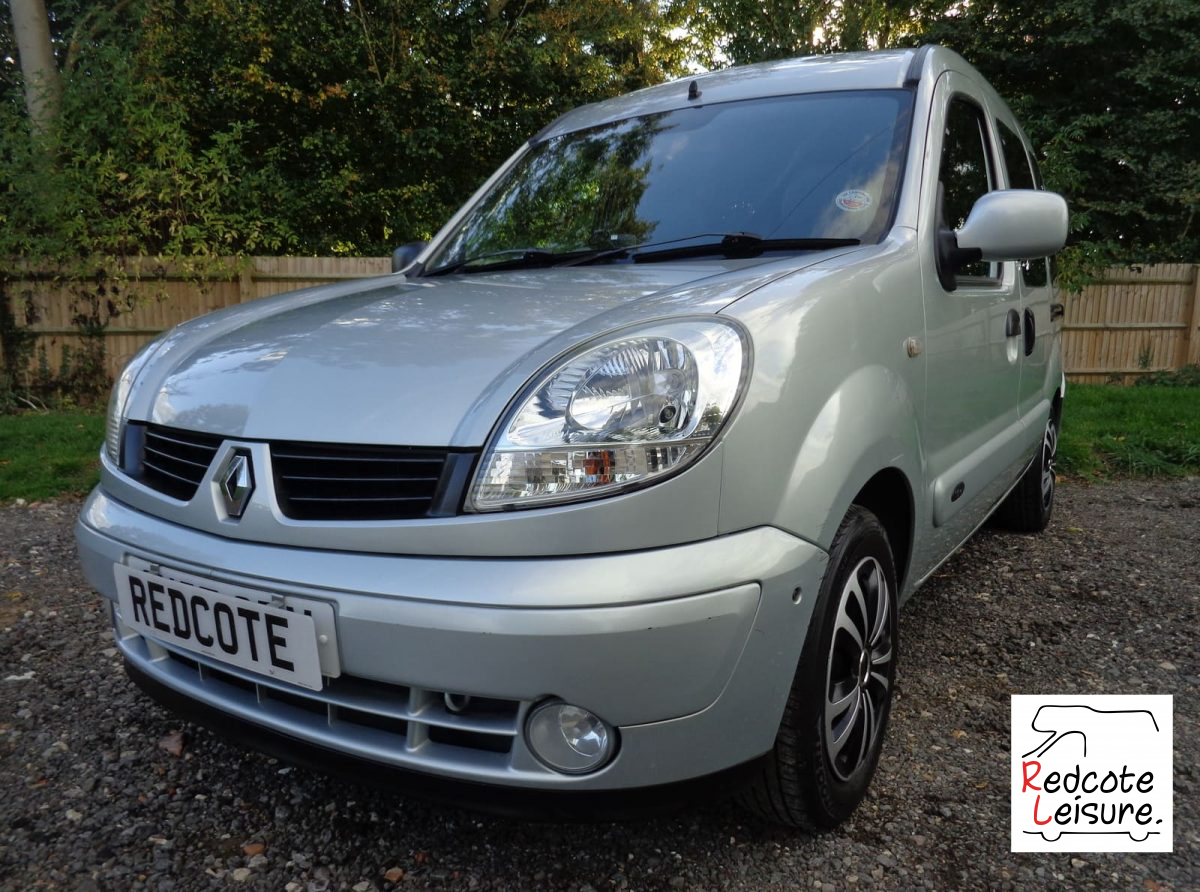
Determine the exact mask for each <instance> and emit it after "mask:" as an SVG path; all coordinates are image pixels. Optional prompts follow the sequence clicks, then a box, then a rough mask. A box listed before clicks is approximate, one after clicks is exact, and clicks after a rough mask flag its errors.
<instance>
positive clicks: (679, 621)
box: [76, 489, 826, 791]
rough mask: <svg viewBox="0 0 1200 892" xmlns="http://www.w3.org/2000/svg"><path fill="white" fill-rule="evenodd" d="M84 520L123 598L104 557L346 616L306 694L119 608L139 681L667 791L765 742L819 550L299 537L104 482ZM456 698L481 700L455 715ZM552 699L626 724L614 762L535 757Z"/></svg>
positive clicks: (369, 734)
mask: <svg viewBox="0 0 1200 892" xmlns="http://www.w3.org/2000/svg"><path fill="white" fill-rule="evenodd" d="M76 536H77V539H78V543H79V551H80V557H81V560H82V562H83V567H84V571H85V573H86V575H87V577H88V579H89V581H90V582H91V584H92V585H93V586H94V587H95V588H96V589H97V590H98V591H99V592H101V593H102V594H103V595H105V596H106V597H107V598H109V599H110V600H113V601H115V598H116V584H115V580H114V576H113V565H114V564H116V563H125V562H128V561H130V560H144V561H148V562H151V563H154V564H160V565H162V566H164V567H167V568H172V569H174V570H177V571H179V572H181V573H184V574H187V575H188V576H190V577H194V578H198V579H206V578H207V579H216V580H220V581H223V582H226V583H230V584H233V585H240V586H244V587H247V588H253V589H258V590H260V591H267V592H273V593H278V594H281V595H283V596H285V597H286V596H288V595H292V596H297V597H305V598H316V599H321V600H324V601H327V602H328V603H330V604H332V605H333V608H334V610H335V613H336V634H337V646H338V651H339V653H340V658H341V667H340V668H341V676H339V677H338V678H335V679H331V680H328V681H327V686H326V689H325V690H324V691H321V692H312V691H305V690H303V689H300V688H295V687H292V686H290V685H286V684H281V683H278V682H275V681H273V680H271V679H268V678H266V677H258V676H253V675H249V674H246V673H244V672H242V671H241V670H237V669H235V668H232V667H229V666H225V665H223V664H219V663H212V662H210V661H208V660H205V659H197V656H196V655H195V654H188V653H186V652H184V651H174V650H172V649H171V648H170V647H167V646H164V642H159V641H155V640H153V639H150V638H143V637H142V636H140V635H138V634H136V633H134V632H133V631H132V630H130V629H129V628H128V627H126V626H124V624H123V623H122V622H121V617H120V613H119V610H117V609H116V606H115V604H114V621H115V626H116V629H117V633H118V641H119V644H120V647H121V650H122V652H123V654H124V656H125V659H126V661H127V663H128V664H129V666H130V667H131V669H132V670H134V671H136V672H137V673H139V674H140V675H141V676H142V677H145V678H147V679H150V680H151V681H153V682H154V683H156V684H158V685H161V686H162V687H163V688H165V689H167V690H170V691H173V692H175V693H176V694H179V695H181V696H183V697H186V698H190V699H191V700H193V701H196V702H197V703H198V704H200V705H202V706H204V707H207V708H209V709H212V710H217V711H219V712H222V713H224V714H226V715H229V716H230V717H232V718H236V719H238V720H240V721H242V722H247V723H251V724H253V725H257V726H260V727H263V728H264V729H267V730H269V731H272V732H274V733H276V734H281V735H284V736H285V737H286V738H289V739H293V740H296V741H299V742H302V743H304V744H306V745H309V746H315V747H320V748H323V749H326V750H333V751H336V752H339V753H343V754H345V755H346V756H349V757H354V758H359V759H364V760H367V761H369V762H374V763H381V764H384V765H387V766H390V767H392V768H396V769H404V770H409V771H416V772H421V773H425V774H432V775H438V776H442V777H446V778H453V779H457V780H463V781H470V782H475V783H483V784H493V785H504V786H509V787H517V788H525V789H532V790H537V789H541V790H571V789H576V790H593V791H597V790H619V789H628V788H637V787H648V786H655V785H660V784H664V783H671V782H676V781H683V780H687V779H690V778H696V777H700V776H704V775H709V774H713V773H716V772H719V771H722V770H724V769H727V768H730V767H731V766H735V765H738V764H740V763H743V762H746V761H747V760H750V759H752V758H754V757H756V756H758V755H761V754H762V753H764V752H766V751H767V750H768V749H769V748H770V746H771V744H772V742H773V740H774V736H775V732H776V730H777V728H778V725H779V719H780V716H781V715H782V711H783V706H784V703H785V701H786V698H787V693H788V689H789V687H790V685H791V681H792V676H793V673H794V670H795V665H796V661H797V658H798V656H799V653H800V647H801V645H802V643H803V641H804V637H805V633H806V631H807V626H808V621H809V618H810V614H811V609H812V604H813V602H814V601H815V599H816V593H817V589H818V587H819V585H820V580H821V576H822V574H823V572H824V568H825V564H826V555H825V553H824V552H822V551H821V550H820V549H818V548H816V547H815V546H813V545H810V544H809V543H807V542H804V541H802V540H800V539H797V538H795V537H793V536H791V535H789V534H787V533H784V532H782V531H780V530H777V529H774V528H769V527H763V528H758V529H754V530H748V531H745V532H742V533H737V534H733V535H729V536H723V537H719V538H715V539H710V540H706V541H702V542H697V543H693V544H689V545H681V546H675V547H671V548H662V549H655V550H650V551H639V552H623V553H617V554H608V555H588V556H580V557H560V558H521V559H499V558H486V559H479V558H475V559H471V558H432V557H424V556H422V557H411V556H393V555H382V554H362V553H353V552H344V551H320V550H316V549H296V548H288V547H285V546H279V545H260V544H256V543H251V542H246V541H241V540H234V539H226V538H222V537H220V536H215V535H212V534H210V533H205V532H199V531H196V530H193V529H189V528H186V527H182V526H178V525H176V524H172V523H170V522H167V521H164V520H162V519H160V518H157V517H154V516H152V515H149V514H146V513H143V512H141V511H137V510H135V509H133V508H131V507H129V506H127V505H124V504H122V503H120V502H118V501H115V500H114V499H112V498H111V497H109V496H108V495H106V494H105V493H104V492H103V491H101V490H99V489H98V490H96V491H95V492H93V493H92V495H91V497H90V498H89V499H88V501H87V503H86V504H85V506H84V509H83V512H82V514H81V516H80V519H79V522H78V524H77V527H76ZM401 547H402V546H401ZM797 589H799V590H800V592H801V596H800V598H799V600H798V602H797V601H796V600H795V599H794V598H793V593H794V592H795V591H796V590H797ZM444 693H452V694H457V695H463V694H466V695H470V696H471V697H473V698H475V699H476V701H477V702H479V703H481V704H484V707H483V711H482V712H478V713H471V712H470V711H469V710H468V711H466V712H463V713H455V712H454V711H452V710H449V709H447V708H445V706H444V705H443V703H442V695H443V694H444ZM546 697H560V698H562V699H563V700H566V701H568V702H571V703H575V704H578V705H580V706H583V707H585V708H587V709H590V710H592V711H593V712H595V713H596V714H598V715H600V716H601V717H602V718H604V719H605V720H607V721H608V722H610V723H612V724H613V725H615V726H616V727H617V728H618V736H619V740H620V744H619V748H618V750H617V753H616V755H615V756H614V758H613V759H612V760H611V761H610V762H609V763H608V764H607V765H606V766H605V767H604V768H602V769H600V770H599V771H596V772H594V773H592V774H587V775H582V776H567V775H562V774H558V773H556V772H554V771H552V770H550V769H548V768H546V767H545V766H543V765H542V763H540V762H539V761H538V760H537V759H535V758H534V757H533V755H532V753H530V752H529V751H528V749H527V748H526V746H525V742H524V737H523V734H522V729H523V723H524V718H525V715H526V713H527V711H528V709H529V708H530V707H531V706H532V705H533V704H534V703H536V702H538V701H540V700H542V699H544V698H546Z"/></svg>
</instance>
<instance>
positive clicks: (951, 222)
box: [938, 99, 1000, 279]
mask: <svg viewBox="0 0 1200 892" xmlns="http://www.w3.org/2000/svg"><path fill="white" fill-rule="evenodd" d="M990 157H991V155H990V153H989V152H988V138H987V129H986V128H985V127H984V123H983V112H982V111H981V110H980V109H979V107H978V106H976V105H973V104H972V103H970V102H967V101H966V100H965V99H952V100H951V101H950V108H949V109H947V111H946V131H945V134H944V137H943V140H942V164H941V169H940V172H939V174H938V180H939V182H940V184H941V187H942V219H943V221H944V222H945V225H947V226H949V227H950V228H951V229H958V228H959V227H960V226H962V225H963V223H965V222H966V219H967V215H968V214H970V213H971V208H972V207H973V206H974V205H975V202H976V200H977V199H978V198H979V197H980V196H982V195H985V194H986V193H988V192H990V191H991V190H992V188H993V187H994V184H995V181H994V178H993V177H992V173H991V164H990V163H989V160H988V159H989V158H990ZM999 277H1000V266H999V264H995V263H992V264H989V263H987V262H985V261H979V262H978V263H972V264H970V265H968V266H965V267H963V268H962V270H961V271H960V272H959V278H960V279H964V278H975V279H978V278H984V279H998V278H999Z"/></svg>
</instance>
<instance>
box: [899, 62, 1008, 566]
mask: <svg viewBox="0 0 1200 892" xmlns="http://www.w3.org/2000/svg"><path fill="white" fill-rule="evenodd" d="M955 96H962V97H965V98H966V99H968V100H969V101H971V102H973V103H975V104H976V105H978V106H979V107H980V108H981V110H982V111H983V113H984V117H985V119H986V118H987V117H988V112H989V109H990V108H991V102H992V97H993V93H992V91H990V89H987V88H986V87H985V85H984V84H983V83H982V81H981V80H980V79H978V78H977V77H974V76H972V75H970V74H969V73H968V72H967V71H965V70H954V69H947V70H944V71H942V72H941V75H940V77H939V78H938V80H937V82H936V86H935V87H934V90H933V93H932V95H931V97H930V102H931V112H930V119H929V127H928V132H927V140H926V148H925V153H924V170H923V173H922V187H921V208H920V221H921V222H920V225H919V227H918V237H917V242H918V255H919V257H920V262H921V265H922V276H923V280H924V285H923V291H924V293H925V305H926V322H927V328H928V330H927V344H926V346H927V352H928V357H929V362H928V365H927V367H926V368H927V374H928V391H927V399H926V404H925V423H924V448H925V454H926V457H927V459H928V463H929V464H928V467H927V477H926V480H925V487H926V494H927V500H928V505H929V514H928V515H927V516H926V517H925V518H923V523H927V524H928V525H929V536H928V537H927V539H926V541H925V545H926V546H927V547H926V548H924V549H922V552H921V554H919V555H918V556H917V557H916V558H915V559H914V562H913V567H912V570H913V573H914V575H915V576H916V578H920V577H921V576H923V575H924V574H925V572H926V571H927V570H928V569H930V568H931V567H933V566H936V565H937V564H938V563H939V562H940V561H941V560H943V559H944V558H945V556H946V555H947V554H948V553H949V552H950V551H951V550H953V549H954V548H955V547H957V545H958V544H959V543H961V542H962V540H963V539H964V538H965V537H966V536H967V535H969V534H970V532H971V531H972V530H974V529H975V528H976V527H977V526H978V525H979V524H980V522H982V520H983V519H984V518H985V517H986V516H987V515H988V513H990V511H991V510H992V508H993V507H994V506H995V505H996V503H997V502H998V500H999V499H1000V498H1001V497H1002V496H1003V495H1004V494H1005V493H1006V492H1007V490H1008V488H1009V487H1010V486H1011V485H1012V483H1013V481H1014V480H1015V479H1016V477H1017V475H1018V474H1019V473H1020V472H1021V470H1022V469H1023V467H1024V464H1025V462H1026V460H1027V458H1028V455H1027V453H1030V452H1031V450H1032V444H1031V441H1030V439H1029V437H1030V433H1029V430H1028V427H1027V425H1026V424H1025V423H1024V422H1022V420H1021V419H1020V416H1019V414H1018V411H1017V397H1018V388H1019V386H1020V375H1021V358H1022V350H1021V338H1020V337H1019V336H1018V337H1010V336H1007V335H1006V318H1007V316H1008V314H1009V311H1010V310H1011V311H1015V312H1018V313H1019V311H1020V295H1019V293H1018V290H1017V289H1018V285H1017V266H1016V264H1015V263H1002V264H1000V265H999V278H998V280H997V281H996V282H994V283H990V284H989V283H986V282H984V281H982V280H971V279H967V280H965V281H961V282H960V285H959V288H958V289H957V290H956V291H953V292H946V291H945V290H943V288H942V287H941V284H940V282H939V280H938V276H937V271H936V265H935V261H934V257H935V237H936V223H937V218H938V214H937V193H938V178H939V169H940V165H941V154H942V141H943V140H942V132H943V126H944V121H945V114H946V109H947V108H948V107H949V104H950V101H951V99H952V98H953V97H955ZM989 142H990V143H991V145H990V157H989V159H988V160H989V164H990V167H991V169H992V171H993V188H999V187H1000V186H1001V185H1002V183H1001V181H1000V180H999V179H998V178H997V177H996V175H995V171H996V170H997V169H998V167H999V162H998V152H997V151H996V147H995V135H994V134H991V135H990V139H989Z"/></svg>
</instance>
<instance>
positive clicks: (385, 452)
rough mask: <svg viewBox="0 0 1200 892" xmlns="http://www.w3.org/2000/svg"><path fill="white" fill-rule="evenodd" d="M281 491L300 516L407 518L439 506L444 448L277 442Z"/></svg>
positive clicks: (288, 509) (292, 513) (284, 505)
mask: <svg viewBox="0 0 1200 892" xmlns="http://www.w3.org/2000/svg"><path fill="white" fill-rule="evenodd" d="M271 464H272V466H273V468H274V472H275V496H276V498H277V499H278V500H279V508H280V510H281V511H283V513H284V514H285V515H286V516H287V517H290V518H293V519H295V520H403V519H406V518H413V517H425V516H426V515H428V514H429V513H430V511H431V509H432V508H433V504H434V498H435V496H437V494H438V485H439V483H440V482H441V480H442V477H443V473H444V472H445V471H446V470H447V453H446V452H445V451H444V450H432V449H413V448H408V447H398V446H342V445H337V444H324V443H272V444H271Z"/></svg>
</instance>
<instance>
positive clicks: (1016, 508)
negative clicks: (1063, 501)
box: [994, 409, 1059, 533]
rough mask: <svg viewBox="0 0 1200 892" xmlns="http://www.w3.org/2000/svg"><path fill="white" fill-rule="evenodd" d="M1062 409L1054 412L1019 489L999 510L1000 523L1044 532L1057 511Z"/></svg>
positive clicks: (1000, 524)
mask: <svg viewBox="0 0 1200 892" xmlns="http://www.w3.org/2000/svg"><path fill="white" fill-rule="evenodd" d="M1058 416H1059V413H1058V410H1057V409H1055V410H1053V411H1051V413H1050V418H1049V419H1047V421H1046V430H1045V432H1044V433H1043V434H1042V445H1041V447H1040V448H1039V451H1038V455H1037V458H1035V459H1034V460H1033V463H1032V464H1030V466H1029V468H1028V469H1027V470H1026V471H1025V473H1024V474H1022V475H1021V480H1020V482H1018V483H1017V485H1016V488H1014V489H1013V491H1012V492H1010V493H1009V494H1008V498H1006V499H1005V500H1004V501H1003V502H1002V503H1001V505H1000V507H999V508H997V509H996V516H995V518H994V520H995V524H996V526H999V527H1003V528H1004V529H1006V530H1013V531H1014V532H1018V533H1040V532H1041V531H1042V530H1044V529H1046V525H1047V524H1049V523H1050V515H1051V514H1052V513H1053V512H1054V489H1055V479H1054V473H1055V472H1054V461H1055V458H1056V457H1057V455H1058Z"/></svg>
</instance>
